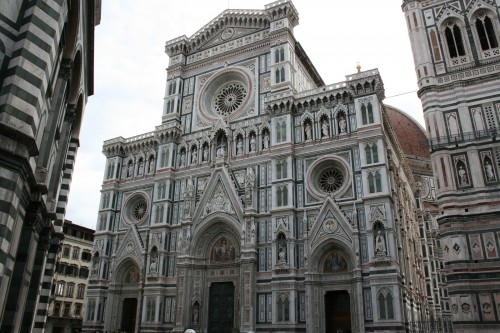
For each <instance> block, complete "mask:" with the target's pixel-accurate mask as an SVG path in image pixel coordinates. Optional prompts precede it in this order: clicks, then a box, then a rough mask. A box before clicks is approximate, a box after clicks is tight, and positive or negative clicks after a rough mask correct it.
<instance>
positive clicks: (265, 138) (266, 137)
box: [264, 131, 269, 149]
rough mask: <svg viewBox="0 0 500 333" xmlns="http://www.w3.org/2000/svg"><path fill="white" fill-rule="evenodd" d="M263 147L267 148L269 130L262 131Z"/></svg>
mask: <svg viewBox="0 0 500 333" xmlns="http://www.w3.org/2000/svg"><path fill="white" fill-rule="evenodd" d="M264 149H269V132H268V131H265V132H264Z"/></svg>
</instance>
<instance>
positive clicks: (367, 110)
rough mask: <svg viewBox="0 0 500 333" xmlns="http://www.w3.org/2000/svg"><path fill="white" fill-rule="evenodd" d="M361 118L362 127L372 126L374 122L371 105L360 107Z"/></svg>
mask: <svg viewBox="0 0 500 333" xmlns="http://www.w3.org/2000/svg"><path fill="white" fill-rule="evenodd" d="M361 118H362V122H363V125H368V124H373V123H374V122H375V121H374V119H373V107H372V103H368V105H367V106H365V105H364V104H363V105H361Z"/></svg>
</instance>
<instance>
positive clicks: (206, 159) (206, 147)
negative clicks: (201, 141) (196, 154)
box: [203, 146, 208, 162]
mask: <svg viewBox="0 0 500 333" xmlns="http://www.w3.org/2000/svg"><path fill="white" fill-rule="evenodd" d="M206 161H208V146H204V147H203V162H206Z"/></svg>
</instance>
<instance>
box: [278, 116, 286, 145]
mask: <svg viewBox="0 0 500 333" xmlns="http://www.w3.org/2000/svg"><path fill="white" fill-rule="evenodd" d="M284 141H286V123H285V121H279V122H278V123H277V124H276V143H280V142H284Z"/></svg>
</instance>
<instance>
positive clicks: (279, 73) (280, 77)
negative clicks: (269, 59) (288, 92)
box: [275, 67, 285, 83]
mask: <svg viewBox="0 0 500 333" xmlns="http://www.w3.org/2000/svg"><path fill="white" fill-rule="evenodd" d="M275 75H276V83H281V82H285V68H284V67H280V68H276V72H275Z"/></svg>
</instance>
